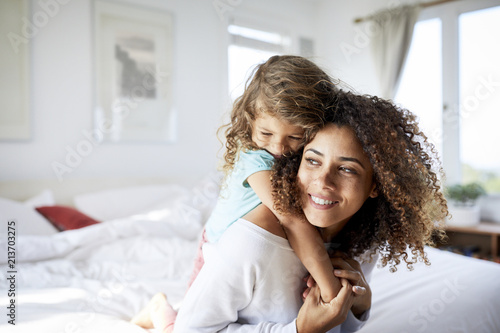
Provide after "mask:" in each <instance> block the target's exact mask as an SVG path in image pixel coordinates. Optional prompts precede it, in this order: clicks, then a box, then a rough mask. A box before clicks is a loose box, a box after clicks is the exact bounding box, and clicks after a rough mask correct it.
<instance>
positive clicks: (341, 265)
mask: <svg viewBox="0 0 500 333" xmlns="http://www.w3.org/2000/svg"><path fill="white" fill-rule="evenodd" d="M331 262H332V265H333V267H334V275H335V276H336V277H338V278H344V279H347V280H349V283H350V284H351V285H352V291H353V293H354V302H353V306H352V309H351V310H352V313H353V314H354V315H355V316H356V317H358V318H359V317H361V315H363V313H364V312H365V311H367V310H368V309H370V307H371V300H372V292H371V289H370V285H369V284H368V283H367V282H366V279H365V276H364V274H363V271H362V270H361V265H360V264H359V263H358V262H357V261H356V260H354V259H351V258H349V257H348V256H347V255H346V254H345V253H342V252H335V253H334V255H333V257H332V258H331ZM306 281H307V288H306V289H305V290H304V292H303V293H302V299H303V300H305V299H306V297H307V295H308V293H309V292H310V290H311V287H312V286H313V285H314V284H315V281H314V279H313V278H312V276H310V275H309V276H308V277H307V278H306Z"/></svg>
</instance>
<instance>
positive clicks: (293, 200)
mask: <svg viewBox="0 0 500 333" xmlns="http://www.w3.org/2000/svg"><path fill="white" fill-rule="evenodd" d="M326 123H327V125H326V126H325V127H324V128H322V129H320V130H319V131H318V133H317V134H316V136H315V137H314V138H313V139H312V140H311V142H309V143H308V144H307V145H306V146H305V147H304V150H303V154H301V156H298V157H297V156H296V157H293V158H290V159H284V158H283V159H280V160H279V162H277V163H276V173H275V175H273V181H274V184H275V189H276V193H275V201H276V205H277V209H280V210H281V211H283V212H291V213H295V214H296V213H303V214H304V215H305V217H306V218H307V220H308V221H310V222H311V223H312V224H313V225H315V226H316V227H318V228H320V231H321V234H322V237H323V239H324V241H325V243H329V244H330V245H329V246H330V248H331V249H337V250H340V251H343V252H345V253H347V254H348V257H344V256H336V257H335V258H334V259H332V263H333V264H334V267H336V268H338V269H336V275H337V276H338V277H340V278H341V279H342V288H341V290H340V292H339V294H338V296H337V297H336V298H334V299H333V300H332V301H331V302H330V303H326V304H325V303H322V302H321V299H320V297H319V290H318V288H317V287H316V286H315V285H314V284H312V283H310V284H309V285H310V286H311V289H310V291H308V293H306V294H307V297H306V298H305V301H304V303H303V304H302V299H301V297H300V291H301V289H302V288H303V283H302V278H303V276H304V275H305V273H306V272H305V269H304V267H303V265H302V264H301V262H300V260H298V258H297V257H296V256H295V254H294V253H293V251H292V250H291V248H290V246H289V245H288V242H287V240H286V234H285V233H284V232H283V230H282V228H281V226H280V224H279V223H278V221H277V220H276V218H275V216H274V215H273V214H272V213H271V212H270V211H269V210H268V209H267V208H265V207H263V206H262V205H261V206H258V207H257V208H256V209H254V210H253V211H251V212H250V213H249V214H247V215H246V216H244V217H243V218H242V219H240V220H239V221H238V222H237V223H235V224H234V225H233V226H231V227H230V228H229V229H228V230H227V231H226V233H225V234H224V235H223V237H222V238H221V239H220V241H219V242H218V243H217V244H216V245H215V246H212V247H207V248H206V249H204V250H206V251H205V252H206V258H207V260H206V263H205V266H204V268H203V269H202V271H201V272H200V275H199V276H198V277H197V279H196V280H195V282H194V284H193V285H192V287H191V289H190V290H189V291H188V294H187V295H186V298H185V300H184V302H183V305H182V307H181V310H180V312H179V315H178V317H177V321H176V324H175V328H174V331H175V332H218V331H223V332H271V331H272V332H298V333H302V332H327V331H329V330H331V331H330V332H352V331H356V330H358V329H359V328H360V327H361V326H362V325H363V323H364V321H366V319H367V317H368V314H369V309H370V307H371V292H370V289H369V286H368V284H367V283H366V278H365V274H367V271H368V270H369V269H370V268H371V267H372V265H373V262H372V263H371V266H370V264H369V263H368V262H369V259H370V258H371V257H373V256H374V255H375V254H376V253H377V252H380V256H381V264H382V265H383V266H385V265H390V267H391V270H392V271H395V270H396V266H397V265H398V264H399V263H400V262H401V261H404V262H405V263H406V264H407V266H408V267H409V268H411V266H412V264H413V263H415V262H416V261H417V260H423V261H424V262H426V263H427V264H428V263H429V262H428V260H427V258H426V255H425V252H424V245H425V244H426V243H432V237H433V236H440V237H442V235H443V234H444V233H443V231H442V230H441V229H440V228H438V227H436V224H435V221H443V220H444V218H445V217H446V215H447V208H446V201H445V199H444V197H443V195H442V193H441V192H440V186H439V180H438V177H437V174H436V173H435V172H434V171H433V170H432V167H433V166H434V164H435V162H436V159H435V158H434V157H432V156H433V154H434V153H433V147H432V146H431V145H429V144H428V143H427V140H426V137H425V136H424V135H423V134H422V133H421V132H420V131H419V129H418V126H417V124H416V123H415V117H414V116H413V115H412V114H411V113H409V112H408V111H406V110H401V109H399V108H397V107H396V106H394V105H393V104H392V103H390V102H388V101H384V100H381V99H378V98H376V97H367V96H359V95H354V94H351V93H348V92H347V93H346V92H342V91H341V92H338V93H336V94H335V100H334V102H333V103H332V109H331V110H329V111H328V112H327V122H326ZM408 249H409V252H410V254H407V251H408ZM350 258H356V259H358V260H359V261H362V262H364V264H365V266H364V269H362V268H361V267H360V266H359V265H358V264H357V262H356V261H354V260H353V259H350ZM352 285H355V286H360V287H362V288H365V289H366V292H365V293H364V294H362V295H356V294H354V293H353V288H352ZM297 313H298V314H297Z"/></svg>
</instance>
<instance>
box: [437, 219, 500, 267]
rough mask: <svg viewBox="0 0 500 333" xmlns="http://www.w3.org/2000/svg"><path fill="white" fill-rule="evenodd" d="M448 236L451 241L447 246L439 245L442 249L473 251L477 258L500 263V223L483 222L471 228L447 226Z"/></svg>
mask: <svg viewBox="0 0 500 333" xmlns="http://www.w3.org/2000/svg"><path fill="white" fill-rule="evenodd" d="M446 234H447V235H448V237H449V240H448V242H447V243H446V244H439V245H440V247H452V248H454V249H462V252H467V251H473V252H474V255H475V256H477V255H478V256H479V257H480V258H484V259H490V260H493V261H496V262H500V253H499V250H500V248H499V244H500V242H499V239H500V224H499V223H493V222H481V223H479V224H478V225H475V226H470V227H454V226H446Z"/></svg>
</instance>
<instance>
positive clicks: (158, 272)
mask: <svg viewBox="0 0 500 333" xmlns="http://www.w3.org/2000/svg"><path fill="white" fill-rule="evenodd" d="M199 189H200V188H198V191H199ZM177 190H179V189H177ZM211 193H212V192H211ZM192 194H193V192H192V190H185V191H181V192H180V193H178V195H176V196H175V199H170V200H171V202H169V203H168V204H166V205H164V207H163V208H161V209H160V207H159V206H158V205H157V206H156V208H155V209H156V210H153V211H151V212H149V213H146V212H144V213H143V214H139V215H137V214H136V215H134V216H130V217H124V218H120V219H114V220H110V221H106V222H103V223H100V224H96V225H92V226H89V227H86V228H82V229H78V230H70V231H65V232H60V233H57V234H55V235H19V236H18V237H17V239H16V266H15V269H16V272H17V273H15V278H16V286H15V293H16V298H15V302H16V303H15V306H16V316H15V324H16V325H15V326H13V325H11V324H9V323H8V320H10V318H9V316H8V313H9V309H7V308H6V307H7V305H8V304H9V302H10V300H11V299H12V297H9V296H8V293H7V291H8V289H9V288H10V282H9V280H8V278H9V276H10V275H9V273H8V271H10V269H9V267H8V266H7V265H6V263H7V256H6V255H2V256H0V290H1V291H2V292H1V294H0V305H1V308H2V309H3V310H2V313H0V316H1V318H3V319H2V320H0V332H121V333H127V332H145V330H143V329H141V328H139V327H137V326H135V325H132V324H130V323H129V322H128V321H129V320H130V318H131V317H132V316H133V315H134V314H136V313H137V312H138V311H139V310H140V309H141V308H142V307H143V306H144V305H145V304H146V302H147V301H148V300H149V299H150V298H151V296H152V295H154V294H155V293H157V292H158V291H163V292H165V293H166V294H167V295H168V298H169V300H170V301H171V302H172V303H173V304H174V305H176V306H179V305H180V302H181V301H182V297H183V295H184V293H185V289H186V283H187V281H188V278H189V275H190V273H191V269H192V262H193V258H194V256H195V252H196V247H197V244H198V237H199V235H200V232H201V230H202V225H203V221H204V219H205V216H206V215H207V213H208V211H209V210H208V206H209V205H212V204H213V199H214V197H213V193H212V194H211V196H210V198H209V199H210V200H201V199H203V198H201V197H196V196H193V195H192ZM205 194H206V193H205ZM206 198H207V196H205V199H206ZM0 235H1V237H2V239H0V250H1V251H2V252H1V253H2V254H6V253H7V248H6V245H7V244H6V243H7V238H6V236H5V234H0ZM427 252H428V254H429V258H430V260H431V262H432V265H431V266H430V267H426V266H425V265H423V264H419V265H417V266H416V268H415V270H414V271H411V272H409V271H407V270H406V269H405V268H404V267H399V269H398V272H396V273H389V271H388V269H387V268H384V269H375V271H374V273H373V275H372V281H371V286H372V290H373V308H372V312H371V318H370V320H369V322H368V323H367V325H366V326H365V327H364V328H363V329H362V331H361V332H362V333H381V332H397V333H404V332H440V333H441V332H484V333H486V332H488V333H489V332H491V333H494V332H500V319H499V318H498V317H499V316H498V315H499V314H500V300H499V296H500V265H498V264H494V263H490V262H485V261H481V260H477V259H471V258H466V257H463V256H459V255H456V254H452V253H448V252H442V251H439V250H435V249H431V248H429V249H427Z"/></svg>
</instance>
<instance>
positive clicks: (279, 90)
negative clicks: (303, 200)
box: [217, 55, 337, 175]
mask: <svg viewBox="0 0 500 333" xmlns="http://www.w3.org/2000/svg"><path fill="white" fill-rule="evenodd" d="M335 89H337V88H336V86H335V84H334V83H333V82H332V79H331V78H330V77H329V76H328V75H327V74H326V73H325V72H324V71H323V70H322V69H320V68H319V67H318V66H317V65H316V64H314V63H313V62H311V61H310V60H308V59H306V58H303V57H300V56H293V55H282V56H273V57H271V58H269V59H268V60H267V61H266V62H265V63H263V64H260V65H259V66H257V67H256V68H255V69H254V73H253V75H252V76H250V78H249V80H248V81H247V84H246V87H245V91H244V92H243V94H242V95H241V96H240V97H239V98H237V99H236V101H235V102H234V105H233V109H232V111H231V116H230V122H229V123H228V124H225V125H223V126H221V127H220V128H219V130H218V131H217V132H218V133H220V132H222V131H224V135H225V139H226V142H225V148H226V150H225V153H224V165H223V167H222V169H223V171H224V173H225V174H226V175H227V174H228V173H229V172H230V171H231V170H232V169H233V167H234V163H235V162H236V160H237V158H238V153H239V151H241V150H251V149H258V147H255V144H254V143H253V142H252V126H253V123H254V120H255V119H256V118H257V116H258V115H259V114H260V113H261V112H265V113H267V114H269V115H271V116H273V117H277V118H278V119H281V120H284V121H287V122H289V123H290V124H292V125H295V126H300V127H301V128H303V129H304V131H305V133H304V137H303V143H305V142H307V141H308V140H309V139H310V137H312V136H313V135H314V132H315V131H316V130H317V129H318V128H320V127H321V126H322V125H323V123H324V110H325V108H326V107H327V104H328V101H329V100H330V98H331V94H332V91H334V90H335ZM224 129H225V130H224Z"/></svg>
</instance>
